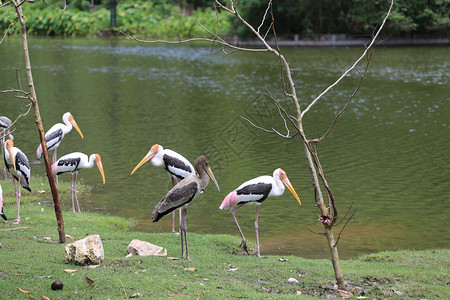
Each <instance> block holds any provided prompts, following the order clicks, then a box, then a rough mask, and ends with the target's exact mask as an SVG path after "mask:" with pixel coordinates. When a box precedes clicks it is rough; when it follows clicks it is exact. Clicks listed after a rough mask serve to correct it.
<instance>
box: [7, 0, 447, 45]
mask: <svg viewBox="0 0 450 300" xmlns="http://www.w3.org/2000/svg"><path fill="white" fill-rule="evenodd" d="M117 2H118V4H117V26H118V28H120V29H128V30H130V31H131V32H132V33H135V34H140V35H145V36H150V37H172V38H175V37H193V36H208V34H207V33H206V32H205V30H204V29H203V28H202V26H200V25H199V24H203V25H204V26H205V27H206V28H208V29H209V30H212V31H215V28H216V27H217V20H216V13H215V12H214V9H213V4H214V2H213V1H209V0H175V1H174V0H157V1H146V0H141V1H130V0H124V1H117ZM90 3H91V2H90V1H88V0H72V1H70V0H68V7H67V10H66V11H64V12H62V13H60V12H58V11H56V10H54V9H53V8H50V7H48V6H47V5H45V4H43V3H42V2H37V3H33V4H31V3H26V4H25V5H24V11H25V14H26V16H27V21H28V23H27V24H28V29H29V33H30V34H35V35H63V36H72V35H78V36H85V35H95V34H97V33H98V32H99V31H100V30H105V29H109V27H110V9H109V3H110V1H109V0H102V1H101V0H96V1H95V4H96V6H95V8H92V9H91V8H90ZM224 3H225V4H226V2H224ZM389 3H390V1H388V0H383V1H381V0H375V1H368V0H346V1H334V0H320V1H316V0H280V1H276V2H274V16H275V20H276V30H277V33H278V34H280V35H291V34H300V35H302V36H311V35H316V34H335V33H347V34H350V35H360V34H370V33H371V32H372V31H373V29H374V28H376V27H377V25H379V24H380V22H381V20H382V18H383V17H384V16H385V14H386V11H387V9H388V7H389ZM56 5H60V3H59V2H58V4H56ZM182 8H183V9H182ZM192 8H195V9H194V10H192ZM266 9H267V1H266V0H246V1H240V2H239V4H238V10H239V12H240V13H241V15H242V16H243V17H244V18H245V19H246V20H248V21H249V23H250V24H252V25H253V26H256V27H258V26H259V25H260V23H261V19H262V16H263V15H264V12H265V11H266ZM12 10H13V8H12V7H6V8H5V7H4V8H2V9H0V27H1V28H2V29H3V30H5V29H6V28H7V27H8V26H9V24H10V22H11V21H12V16H11V12H12ZM449 11H450V0H430V1H423V0H396V1H395V6H394V10H393V12H392V14H391V17H390V20H389V22H388V23H387V24H386V27H385V30H384V33H385V34H389V35H393V36H400V37H401V36H445V35H448V34H449V33H450V15H449V13H448V12H449ZM191 13H192V15H191V16H190V14H191ZM220 20H221V26H220V30H221V31H220V32H221V34H223V35H230V34H236V33H237V34H240V35H248V34H249V32H248V29H247V28H246V27H245V26H243V25H242V24H241V23H239V22H238V20H236V19H233V18H232V16H230V15H228V14H227V13H225V12H221V13H220ZM230 20H231V21H230ZM269 24H270V23H269V18H266V22H265V24H264V26H262V30H267V27H268V26H269ZM264 27H265V28H264ZM18 30H19V28H18V27H17V26H15V27H13V29H12V31H11V32H18Z"/></svg>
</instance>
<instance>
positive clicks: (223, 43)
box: [120, 30, 268, 52]
mask: <svg viewBox="0 0 450 300" xmlns="http://www.w3.org/2000/svg"><path fill="white" fill-rule="evenodd" d="M120 33H122V34H123V35H124V36H125V37H127V38H129V39H130V40H133V41H136V42H139V43H146V44H186V43H192V42H210V43H218V44H221V45H223V46H225V47H228V48H232V49H235V50H241V51H250V52H267V51H268V50H267V49H263V48H259V49H257V48H242V47H237V46H234V45H232V44H229V43H227V42H225V41H223V40H219V39H217V38H216V37H214V38H190V39H185V40H178V41H167V40H153V41H147V40H141V39H138V38H136V37H134V36H132V35H131V34H128V33H126V32H125V31H123V30H120Z"/></svg>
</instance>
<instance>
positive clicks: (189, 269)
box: [184, 268, 195, 272]
mask: <svg viewBox="0 0 450 300" xmlns="http://www.w3.org/2000/svg"><path fill="white" fill-rule="evenodd" d="M184 270H185V271H191V272H194V271H195V268H184Z"/></svg>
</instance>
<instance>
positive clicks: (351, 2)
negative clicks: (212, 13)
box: [240, 0, 450, 36]
mask: <svg viewBox="0 0 450 300" xmlns="http://www.w3.org/2000/svg"><path fill="white" fill-rule="evenodd" d="M389 5H390V1H388V0H383V1H380V0H375V1H368V0H346V1H335V0H320V1H317V0H280V1H276V2H275V6H274V17H275V20H276V30H277V32H278V33H279V34H303V35H311V34H330V33H347V34H353V35H358V34H370V33H372V31H373V29H374V28H376V26H377V25H379V24H380V23H381V21H382V19H383V17H384V16H385V15H386V12H387V10H388V8H389ZM240 8H241V10H242V15H243V16H244V17H245V18H246V19H247V20H248V21H249V22H250V23H251V24H253V25H254V26H257V25H258V24H260V23H261V16H262V15H263V14H264V11H265V10H266V8H267V1H265V0H247V1H245V2H240ZM449 11H450V1H449V0H430V1H423V0H396V1H395V3H394V8H393V11H392V14H391V16H390V19H389V21H388V23H387V24H386V28H385V30H384V33H385V34H386V33H387V34H392V35H394V36H404V35H412V34H419V35H420V34H433V35H436V34H440V35H445V34H449V33H450V14H449Z"/></svg>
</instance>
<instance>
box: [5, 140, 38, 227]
mask: <svg viewBox="0 0 450 300" xmlns="http://www.w3.org/2000/svg"><path fill="white" fill-rule="evenodd" d="M3 158H4V160H5V166H6V169H7V170H8V172H9V173H10V174H11V175H12V178H13V183H14V190H15V194H16V204H17V219H16V221H15V222H14V223H16V224H18V223H20V220H21V218H20V196H21V192H20V187H21V186H22V187H23V188H24V189H26V190H27V191H29V192H31V189H30V171H31V170H30V162H29V160H28V158H27V156H26V155H25V154H24V153H23V152H22V151H21V150H20V149H19V148H17V147H14V142H13V141H12V140H7V141H6V142H5V144H4V149H3ZM16 180H17V181H18V182H19V184H18V185H19V186H18V187H17V186H16Z"/></svg>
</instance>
